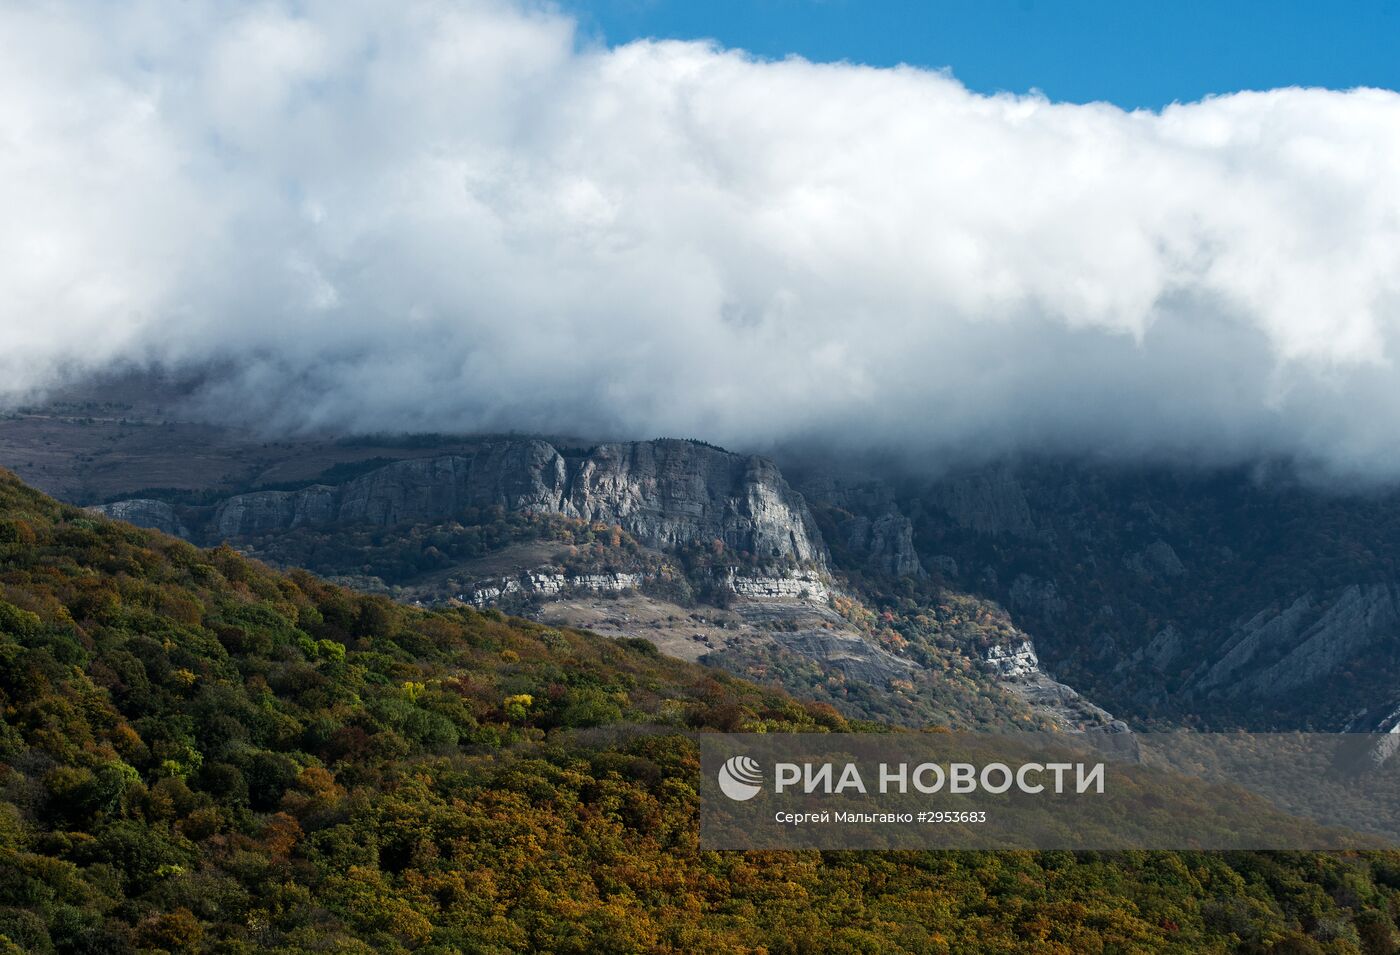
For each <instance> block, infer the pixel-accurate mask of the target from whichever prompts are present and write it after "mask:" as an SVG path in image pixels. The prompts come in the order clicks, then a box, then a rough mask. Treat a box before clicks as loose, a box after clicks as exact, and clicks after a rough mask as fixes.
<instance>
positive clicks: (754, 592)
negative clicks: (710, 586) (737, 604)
mask: <svg viewBox="0 0 1400 955" xmlns="http://www.w3.org/2000/svg"><path fill="white" fill-rule="evenodd" d="M724 583H725V586H727V587H728V588H729V589H730V590H732V591H733V592H734V594H735V596H738V597H749V598H753V599H755V600H810V601H812V602H814V603H822V604H824V603H826V602H827V600H829V599H830V597H831V594H830V591H828V590H827V587H826V583H825V582H824V581H823V580H822V578H821V576H820V575H818V574H815V573H811V572H803V571H798V572H796V573H793V574H789V575H787V576H784V577H775V576H768V575H757V576H754V575H746V574H739V573H737V572H736V571H733V570H730V571H729V572H728V573H727V574H726V575H725V579H724Z"/></svg>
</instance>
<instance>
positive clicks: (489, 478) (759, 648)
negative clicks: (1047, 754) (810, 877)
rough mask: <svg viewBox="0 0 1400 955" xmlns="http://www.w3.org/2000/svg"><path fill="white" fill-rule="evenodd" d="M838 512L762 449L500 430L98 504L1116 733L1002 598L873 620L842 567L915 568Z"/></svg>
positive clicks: (284, 551) (765, 670) (933, 600)
mask: <svg viewBox="0 0 1400 955" xmlns="http://www.w3.org/2000/svg"><path fill="white" fill-rule="evenodd" d="M340 473H344V469H342V470H341V472H340ZM833 493H834V492H833ZM851 493H855V492H851ZM847 503H848V504H851V505H852V506H856V505H857V504H859V505H860V506H862V507H863V508H865V510H867V511H869V512H870V513H869V516H866V515H865V514H862V515H861V516H854V515H847V516H846V517H845V518H844V519H843V520H841V521H838V522H836V524H832V522H831V514H832V511H831V509H830V508H826V509H825V510H824V511H823V520H824V521H825V522H826V524H827V526H826V527H825V528H824V527H821V526H819V522H818V521H817V519H816V518H815V517H814V516H813V514H812V513H811V511H810V510H809V508H808V505H807V503H806V499H805V498H804V496H803V495H802V494H799V493H798V492H796V491H795V490H793V488H792V487H791V486H790V485H789V484H788V482H787V481H786V479H785V478H784V477H783V475H782V473H781V471H780V470H779V468H778V467H777V466H776V465H775V464H774V463H773V462H772V461H769V460H767V459H764V458H761V457H754V456H748V455H741V454H734V453H731V452H728V451H725V450H723V449H720V448H716V447H713V446H710V445H706V444H702V443H700V442H695V441H677V440H657V441H644V442H631V443H626V444H602V445H596V446H593V447H589V448H584V449H571V448H568V447H564V448H562V449H561V448H558V447H556V446H555V445H553V444H551V443H549V442H546V441H544V440H542V439H492V440H483V441H481V442H480V443H478V444H477V445H476V446H475V447H473V448H472V449H471V450H470V453H462V452H460V451H458V452H455V453H453V454H449V455H442V456H435V457H422V458H414V459H409V460H401V461H391V462H386V461H383V460H371V461H367V462H365V463H364V465H363V467H362V468H356V469H354V473H353V474H350V475H347V476H344V477H343V479H341V480H339V481H332V480H328V479H320V480H317V481H316V482H314V483H309V484H306V485H305V486H302V487H298V488H289V489H265V490H254V491H248V492H244V493H239V494H233V495H230V496H227V497H218V496H210V495H207V494H205V495H199V496H190V495H179V494H175V495H168V499H167V500H161V499H154V498H137V499H130V500H120V501H115V502H112V503H108V504H102V505H95V506H94V507H92V508H91V509H92V510H93V511H94V512H96V513H101V514H105V515H107V516H111V517H117V518H121V519H126V520H131V521H133V522H135V523H138V524H142V525H144V526H148V527H153V528H155V529H158V530H162V531H166V532H174V533H178V534H180V535H182V536H184V537H186V538H187V539H191V540H193V541H196V542H199V543H203V544H218V543H229V544H231V545H233V546H235V547H237V548H239V549H240V550H242V551H244V552H245V553H250V554H255V555H257V556H258V557H260V558H262V559H264V560H268V561H269V562H271V563H273V564H276V565H278V566H284V567H296V566H302V567H309V568H311V569H313V570H315V571H317V572H319V573H323V574H326V575H328V576H331V577H333V578H335V579H337V580H340V581H342V582H344V583H347V584H351V585H354V586H357V587H359V588H361V589H365V590H370V591H376V592H382V593H386V594H390V595H392V596H395V597H397V598H398V599H400V600H406V601H410V602H418V603H424V604H442V603H453V602H460V603H466V604H470V605H472V606H477V607H484V606H501V607H505V608H508V609H512V610H515V611H517V612H521V613H524V614H527V615H529V616H531V617H534V618H536V619H540V620H543V621H547V622H550V623H554V624H559V625H571V626H584V627H588V628H590V629H593V630H595V631H597V632H600V633H605V634H609V635H614V636H632V637H642V638H644V639H647V640H650V641H651V642H653V643H654V644H655V645H656V646H657V647H658V648H660V649H661V650H662V651H663V652H665V653H667V654H669V655H671V656H677V657H681V658H683V659H691V660H696V661H702V662H705V663H708V664H710V665H713V666H717V667H721V668H723V669H726V670H729V671H730V672H733V673H737V674H739V675H743V676H748V677H751V678H754V679H759V680H762V681H764V682H769V683H773V684H775V685H779V686H783V687H785V688H787V689H788V690H791V691H793V692H798V693H801V694H803V695H805V696H808V697H812V698H817V699H821V700H824V701H826V702H830V703H832V704H833V705H835V706H837V707H838V708H839V709H841V710H842V711H843V712H845V713H846V714H848V715H850V716H853V717H858V718H871V719H882V720H887V721H890V722H896V723H903V724H906V725H921V724H924V723H928V722H946V723H953V724H955V725H974V726H976V725H1003V726H1037V725H1038V726H1060V727H1064V728H1069V729H1076V730H1078V729H1084V728H1094V729H1096V730H1097V729H1102V730H1108V731H1112V732H1121V731H1123V730H1124V729H1125V728H1126V727H1125V726H1124V724H1122V723H1121V722H1117V721H1115V720H1114V719H1113V717H1112V716H1111V715H1110V714H1109V713H1107V712H1106V711H1104V710H1103V709H1102V708H1100V707H1097V706H1095V705H1093V704H1091V703H1089V702H1088V701H1086V700H1084V699H1083V698H1082V697H1081V696H1080V695H1079V694H1077V693H1076V692H1074V691H1073V690H1072V689H1070V688H1069V687H1067V686H1064V685H1063V684H1061V683H1058V682H1057V681H1055V680H1053V679H1052V678H1050V677H1049V676H1048V675H1047V674H1046V673H1045V672H1044V671H1043V670H1042V669H1041V668H1040V666H1039V663H1038V660H1037V657H1036V655H1035V651H1034V647H1033V645H1032V641H1031V639H1030V638H1029V637H1028V636H1027V635H1026V634H1024V633H1022V632H1020V631H1018V630H1017V629H1016V628H1015V627H1014V626H1013V625H1012V624H1011V623H1010V621H1009V620H1008V619H1007V617H1006V615H1005V613H1004V612H1003V611H1001V609H1000V608H998V607H995V606H982V605H978V606H975V607H974V606H972V605H973V604H976V603H977V602H976V600H975V599H974V598H970V597H968V596H966V595H958V594H944V595H942V596H940V595H938V594H936V593H935V592H934V591H932V590H928V589H927V588H925V591H926V592H925V593H923V594H922V595H921V596H920V597H919V599H917V600H914V601H912V602H910V603H909V604H908V605H907V606H893V607H889V608H886V609H884V610H883V611H882V612H880V613H877V612H874V611H872V610H871V608H870V604H871V601H872V597H878V595H879V593H880V591H879V590H878V588H877V589H872V588H870V587H868V586H866V587H862V586H852V585H851V583H850V580H849V575H848V574H847V573H846V571H847V570H854V569H861V570H863V571H865V572H867V573H868V574H869V575H871V579H873V580H877V581H886V582H888V581H895V580H898V579H900V578H903V577H909V578H912V579H914V580H916V581H919V582H921V583H927V575H926V574H925V573H924V571H923V569H922V567H921V566H920V564H919V559H918V556H917V554H916V553H914V551H913V547H912V525H911V524H910V522H909V520H908V519H907V518H905V517H903V516H902V515H901V514H899V513H898V511H897V510H895V509H894V507H893V501H892V499H887V497H880V498H878V499H876V498H870V497H869V496H868V495H866V496H858V499H857V497H853V498H852V499H851V500H850V501H848V502H847ZM824 530H825V532H826V533H827V534H830V535H831V539H832V540H833V541H834V542H835V543H834V545H833V546H834V547H836V548H837V550H838V551H839V553H840V555H841V561H840V563H839V565H833V563H832V558H831V551H830V549H829V548H828V545H827V540H826V536H824ZM1013 657H1014V658H1015V659H1018V660H1019V661H1021V663H1020V664H1019V665H1017V666H1014V667H1008V666H1007V665H1006V662H1005V661H1006V660H1009V659H1012V658H1013Z"/></svg>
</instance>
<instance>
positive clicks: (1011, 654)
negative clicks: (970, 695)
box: [982, 640, 1137, 757]
mask: <svg viewBox="0 0 1400 955" xmlns="http://www.w3.org/2000/svg"><path fill="white" fill-rule="evenodd" d="M982 662H983V663H984V664H985V665H986V666H987V667H988V669H990V670H991V671H992V673H993V674H994V675H995V676H996V677H997V679H998V680H1000V681H1001V683H1002V686H1003V687H1005V688H1006V689H1007V690H1008V691H1010V692H1011V694H1012V695H1013V696H1017V697H1020V699H1021V700H1022V701H1024V702H1025V703H1026V705H1027V706H1029V707H1030V708H1031V710H1032V711H1034V712H1036V713H1038V714H1040V715H1041V716H1043V717H1045V718H1047V719H1049V720H1050V722H1052V723H1053V724H1055V725H1056V726H1058V727H1059V728H1060V729H1062V730H1064V731H1067V732H1072V733H1093V734H1104V735H1105V738H1107V739H1111V740H1112V743H1111V745H1109V746H1108V748H1109V749H1110V750H1112V751H1113V752H1115V753H1116V754H1118V755H1119V756H1131V757H1135V755H1136V753H1137V741H1136V738H1135V737H1134V736H1133V734H1132V731H1131V730H1129V729H1128V724H1126V723H1124V722H1123V721H1122V720H1116V719H1114V718H1113V715H1112V714H1111V713H1109V712H1108V711H1107V710H1105V709H1103V708H1102V707H1099V706H1095V705H1094V704H1093V703H1090V702H1089V701H1088V700H1086V699H1084V697H1082V696H1080V695H1079V693H1078V692H1077V691H1075V690H1074V689H1073V688H1072V687H1068V686H1066V685H1065V684H1063V683H1061V682H1059V681H1058V680H1056V679H1055V678H1054V677H1052V676H1050V674H1048V673H1046V672H1045V671H1044V670H1042V669H1041V668H1040V658H1039V657H1038V656H1037V655H1036V652H1035V644H1033V643H1032V642H1031V641H1030V640H1022V641H1020V642H1019V643H1010V644H999V645H993V646H990V647H988V648H987V649H986V650H984V651H983V653H982Z"/></svg>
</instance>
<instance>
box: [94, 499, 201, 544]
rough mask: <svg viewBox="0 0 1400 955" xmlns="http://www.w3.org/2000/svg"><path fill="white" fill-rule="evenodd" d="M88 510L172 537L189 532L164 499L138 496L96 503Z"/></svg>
mask: <svg viewBox="0 0 1400 955" xmlns="http://www.w3.org/2000/svg"><path fill="white" fill-rule="evenodd" d="M88 510H89V511H91V512H92V513H94V514H102V515H104V516H106V517H110V518H113V519H114V520H118V521H126V522H127V523H128V524H135V525H136V526H137V527H149V528H152V529H154V530H158V531H161V532H162V533H165V534H170V535H172V536H174V537H188V536H189V533H190V532H189V530H187V529H186V527H185V525H184V524H183V523H181V521H180V518H179V517H178V516H177V515H176V513H175V509H174V508H173V507H171V506H170V505H169V504H167V503H166V502H164V501H152V500H147V499H145V498H138V499H135V500H131V501H117V502H116V503H115V504H98V505H96V506H94V507H90V508H88Z"/></svg>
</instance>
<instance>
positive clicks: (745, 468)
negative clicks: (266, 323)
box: [98, 439, 826, 567]
mask: <svg viewBox="0 0 1400 955" xmlns="http://www.w3.org/2000/svg"><path fill="white" fill-rule="evenodd" d="M492 507H499V508H503V509H504V510H506V511H511V512H526V513H533V514H557V515H562V516H565V517H571V518H576V519H579V520H583V521H589V522H594V521H602V522H604V523H606V524H610V525H617V526H619V527H621V528H623V529H624V530H626V531H627V532H628V533H630V534H632V535H633V536H634V537H636V538H637V539H639V540H641V541H642V542H644V543H646V544H647V545H649V546H654V547H676V546H684V545H689V544H697V543H698V544H703V545H708V544H710V543H711V542H712V541H720V542H722V543H723V544H724V546H726V547H729V548H731V549H732V550H734V551H737V552H739V553H744V554H751V555H753V556H754V557H756V558H757V559H760V560H763V561H772V560H791V561H794V562H798V563H806V564H811V565H813V566H816V567H824V566H825V564H826V553H825V549H824V548H823V546H822V544H821V540H820V537H819V535H818V534H817V532H816V527H815V526H814V524H813V522H812V517H811V515H810V514H809V513H808V512H807V508H806V505H805V503H804V502H803V500H802V497H801V496H800V495H798V494H795V493H794V492H793V491H792V489H791V488H789V487H788V485H787V482H785V481H784V480H783V478H782V475H781V474H780V473H779V472H778V469H777V467H776V466H775V465H774V464H773V463H772V462H771V461H768V460H766V459H764V458H760V457H751V456H740V455H735V454H730V453H728V452H726V451H722V450H720V449H718V448H714V447H711V446H708V445H704V444H700V443H698V442H695V441H644V442H631V443H627V444H602V445H597V446H595V447H592V448H589V449H587V450H585V451H569V450H567V449H566V450H565V451H563V452H561V451H560V450H558V449H556V448H555V447H553V446H552V445H550V444H548V443H547V442H545V441H542V440H538V439H532V440H505V441H494V442H483V443H482V444H480V445H479V446H477V447H475V448H473V449H471V452H470V453H467V454H452V455H444V456H441V457H433V458H424V459H417V460H408V461H396V462H393V463H391V464H385V465H384V466H383V467H378V468H375V469H374V470H371V471H369V472H368V473H367V474H364V475H362V476H360V477H357V478H354V479H352V480H350V481H347V482H345V483H344V484H339V485H334V486H332V485H325V484H314V485H311V486H309V487H304V488H300V489H297V490H291V491H281V490H269V491H257V492H253V493H248V494H237V495H233V496H231V497H228V498H226V499H224V500H223V501H221V502H219V503H218V504H217V505H216V506H214V507H212V508H186V509H184V510H185V514H184V515H183V519H184V520H186V521H188V522H189V524H190V526H191V527H192V528H194V530H193V531H186V532H185V533H184V534H182V535H181V536H187V537H195V538H203V539H205V540H211V541H218V540H231V539H238V538H245V537H254V536H257V535H260V534H266V533H269V532H274V531H283V530H291V529H293V528H297V527H321V526H330V525H346V524H362V525H374V526H380V527H390V526H397V525H408V524H424V523H435V522H442V521H447V520H451V519H455V518H458V517H460V516H461V515H462V514H463V512H465V511H467V510H471V509H478V510H479V509H489V508H492ZM98 509H99V510H101V511H103V512H104V513H107V514H109V515H110V516H113V517H121V518H124V519H132V518H135V519H136V523H142V522H148V525H149V526H159V527H160V529H162V530H171V532H173V533H178V532H179V530H180V529H181V528H182V526H183V525H182V524H181V520H182V518H181V517H176V516H175V510H174V508H172V507H171V506H170V505H168V504H165V503H163V502H160V501H152V500H141V501H125V502H118V503H115V504H112V505H107V506H104V507H99V508H98Z"/></svg>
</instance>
